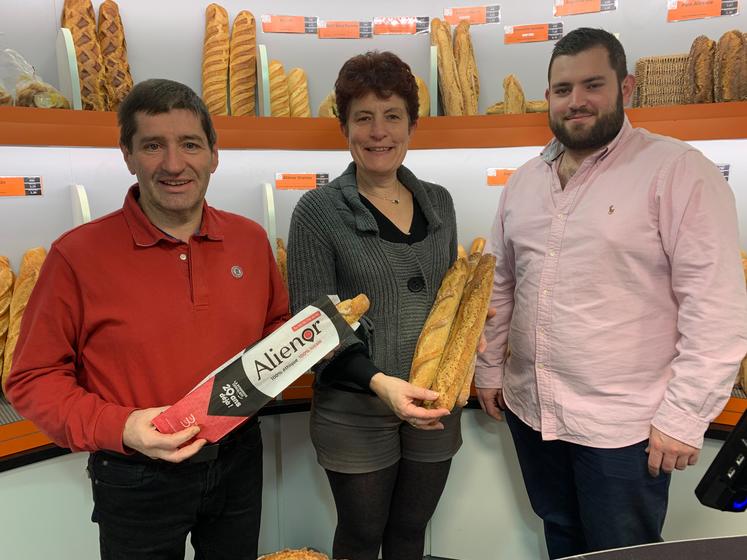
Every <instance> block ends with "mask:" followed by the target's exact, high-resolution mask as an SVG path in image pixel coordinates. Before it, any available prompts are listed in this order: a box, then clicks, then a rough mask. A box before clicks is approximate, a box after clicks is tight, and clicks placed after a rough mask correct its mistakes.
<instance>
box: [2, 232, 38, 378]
mask: <svg viewBox="0 0 747 560" xmlns="http://www.w3.org/2000/svg"><path fill="white" fill-rule="evenodd" d="M46 256H47V252H46V251H45V250H44V248H42V247H35V248H34V249H29V250H28V251H26V253H25V254H24V255H23V259H21V268H20V269H19V270H18V277H17V278H15V276H14V274H13V269H12V268H11V267H10V263H9V261H8V258H7V257H0V372H2V387H3V390H4V389H5V381H6V379H7V378H8V374H9V373H10V366H11V365H12V363H13V353H14V352H15V349H16V343H17V342H18V335H19V333H20V332H21V319H22V317H23V312H24V310H25V309H26V304H27V303H28V300H29V296H30V295H31V291H32V290H33V289H34V286H35V285H36V280H37V279H38V278H39V271H40V270H41V266H42V263H43V262H44V258H45V257H46Z"/></svg>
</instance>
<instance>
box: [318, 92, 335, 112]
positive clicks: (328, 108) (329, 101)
mask: <svg viewBox="0 0 747 560" xmlns="http://www.w3.org/2000/svg"><path fill="white" fill-rule="evenodd" d="M316 116H317V117H322V118H329V119H336V118H337V103H336V100H335V92H334V91H332V92H331V93H330V94H329V95H327V97H325V98H324V99H323V100H322V102H321V103H320V105H319V110H318V111H317V112H316Z"/></svg>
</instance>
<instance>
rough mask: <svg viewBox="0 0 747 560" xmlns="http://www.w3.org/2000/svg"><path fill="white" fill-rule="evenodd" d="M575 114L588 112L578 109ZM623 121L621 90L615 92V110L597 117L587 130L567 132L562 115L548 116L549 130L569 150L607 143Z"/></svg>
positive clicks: (591, 148) (589, 147) (597, 146)
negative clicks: (556, 116)
mask: <svg viewBox="0 0 747 560" xmlns="http://www.w3.org/2000/svg"><path fill="white" fill-rule="evenodd" d="M577 114H582V115H583V114H588V113H587V112H586V111H579V112H578V113H577ZM624 121H625V110H624V108H623V102H622V91H618V93H617V103H616V104H615V110H614V111H612V112H611V113H609V114H606V115H601V116H598V117H597V122H596V123H594V126H592V127H591V129H590V130H589V131H588V132H584V131H578V132H569V131H568V129H567V128H566V127H565V124H566V121H565V120H564V117H559V118H553V117H552V116H550V117H549V122H550V130H552V132H553V134H554V135H555V138H557V139H558V141H559V142H560V143H561V144H563V146H565V147H566V148H569V149H571V150H596V149H599V148H601V147H603V146H606V145H607V144H609V143H610V142H611V141H612V140H613V139H614V138H615V136H617V133H618V132H620V129H621V128H622V125H623V122H624Z"/></svg>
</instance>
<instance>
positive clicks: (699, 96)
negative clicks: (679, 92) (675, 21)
mask: <svg viewBox="0 0 747 560" xmlns="http://www.w3.org/2000/svg"><path fill="white" fill-rule="evenodd" d="M715 56H716V41H712V40H710V39H709V38H708V37H706V36H705V35H700V36H699V37H696V38H695V40H694V41H693V44H692V46H691V47H690V55H689V56H688V59H687V80H686V82H685V101H686V102H687V103H713V62H714V57H715Z"/></svg>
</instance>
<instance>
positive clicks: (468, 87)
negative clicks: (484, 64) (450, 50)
mask: <svg viewBox="0 0 747 560" xmlns="http://www.w3.org/2000/svg"><path fill="white" fill-rule="evenodd" d="M454 59H455V60H456V67H457V76H458V78H459V87H460V89H461V90H462V99H463V100H464V114H465V115H476V114H477V105H478V100H479V97H480V79H479V76H478V74H477V62H476V61H475V52H474V50H473V49H472V39H470V35H469V22H468V21H467V20H464V19H463V20H462V21H460V22H459V25H457V27H456V29H455V30H454Z"/></svg>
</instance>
